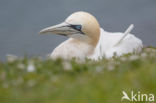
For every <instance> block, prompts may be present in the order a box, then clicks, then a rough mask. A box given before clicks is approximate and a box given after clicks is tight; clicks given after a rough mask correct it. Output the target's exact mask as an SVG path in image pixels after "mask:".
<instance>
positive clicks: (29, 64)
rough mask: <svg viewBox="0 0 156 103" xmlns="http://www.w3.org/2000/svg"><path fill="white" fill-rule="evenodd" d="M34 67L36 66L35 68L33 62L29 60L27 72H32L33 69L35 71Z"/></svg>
mask: <svg viewBox="0 0 156 103" xmlns="http://www.w3.org/2000/svg"><path fill="white" fill-rule="evenodd" d="M35 69H36V68H35V66H34V64H33V62H32V61H30V62H29V63H28V67H27V71H28V72H33V71H35Z"/></svg>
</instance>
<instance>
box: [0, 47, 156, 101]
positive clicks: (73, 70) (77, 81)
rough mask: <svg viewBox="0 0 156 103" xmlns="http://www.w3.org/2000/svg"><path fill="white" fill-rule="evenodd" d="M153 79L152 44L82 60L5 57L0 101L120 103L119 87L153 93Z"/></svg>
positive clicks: (155, 75) (0, 73) (0, 70)
mask: <svg viewBox="0 0 156 103" xmlns="http://www.w3.org/2000/svg"><path fill="white" fill-rule="evenodd" d="M155 79H156V49H154V48H153V49H150V48H149V49H146V50H144V51H143V52H142V53H141V54H137V55H135V54H131V55H125V56H122V57H120V58H113V59H110V60H106V59H103V60H100V61H91V60H86V61H85V62H82V63H77V62H76V61H75V60H71V61H63V60H61V59H58V60H55V61H52V60H49V59H47V60H42V59H40V58H33V59H27V58H23V59H21V58H16V57H8V59H7V61H5V62H0V103H121V97H122V96H123V94H122V91H125V92H127V93H128V95H130V92H131V91H134V92H136V93H137V92H138V91H140V92H141V93H146V94H150V93H152V94H154V95H156V80H155ZM122 103H130V102H129V101H127V100H124V101H122ZM137 103H138V102H137ZM143 103H144V102H143ZM153 103H154V102H153Z"/></svg>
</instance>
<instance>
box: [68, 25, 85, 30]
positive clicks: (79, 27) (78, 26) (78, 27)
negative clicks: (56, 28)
mask: <svg viewBox="0 0 156 103" xmlns="http://www.w3.org/2000/svg"><path fill="white" fill-rule="evenodd" d="M70 26H71V27H72V28H73V29H75V30H78V31H81V28H82V26H81V25H70Z"/></svg>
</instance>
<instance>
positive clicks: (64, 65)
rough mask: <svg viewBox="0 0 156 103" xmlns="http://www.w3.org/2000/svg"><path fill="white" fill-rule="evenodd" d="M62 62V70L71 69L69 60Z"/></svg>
mask: <svg viewBox="0 0 156 103" xmlns="http://www.w3.org/2000/svg"><path fill="white" fill-rule="evenodd" d="M62 64H63V67H64V68H63V69H64V70H71V69H72V66H71V64H70V62H69V61H64V62H63V63H62Z"/></svg>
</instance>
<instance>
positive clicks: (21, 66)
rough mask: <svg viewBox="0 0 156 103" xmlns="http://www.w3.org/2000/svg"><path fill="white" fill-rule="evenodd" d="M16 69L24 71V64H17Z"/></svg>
mask: <svg viewBox="0 0 156 103" xmlns="http://www.w3.org/2000/svg"><path fill="white" fill-rule="evenodd" d="M17 67H18V68H19V69H22V70H23V69H24V68H25V65H24V64H22V63H19V64H18V65H17Z"/></svg>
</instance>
